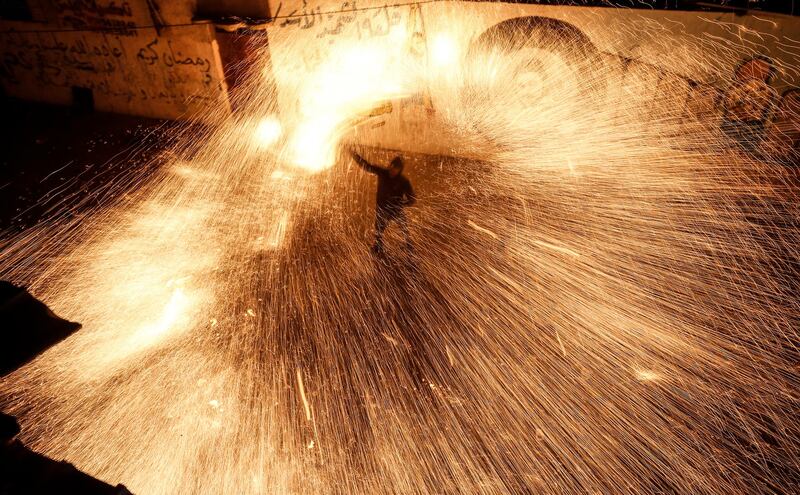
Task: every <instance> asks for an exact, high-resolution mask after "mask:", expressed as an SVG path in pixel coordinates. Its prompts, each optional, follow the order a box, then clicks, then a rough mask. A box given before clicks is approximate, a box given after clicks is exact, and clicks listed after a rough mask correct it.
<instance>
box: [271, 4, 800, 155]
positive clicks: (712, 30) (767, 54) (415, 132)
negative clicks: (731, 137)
mask: <svg viewBox="0 0 800 495" xmlns="http://www.w3.org/2000/svg"><path fill="white" fill-rule="evenodd" d="M384 5H385V4H384V3H382V2H370V1H368V0H362V1H359V2H358V3H357V5H356V4H355V3H352V2H345V3H341V2H335V1H326V0H318V1H315V0H307V1H303V0H284V1H281V2H271V5H270V8H271V10H272V11H273V12H277V13H279V14H280V15H295V16H298V15H299V16H300V17H294V18H286V19H277V20H276V21H275V23H274V24H273V26H272V27H271V28H270V29H269V38H270V50H271V53H272V58H273V63H274V68H275V77H276V82H277V85H278V88H279V99H280V103H281V105H280V107H281V110H282V112H283V113H284V114H285V116H287V117H288V118H291V116H293V115H295V114H296V113H297V109H298V107H299V106H302V101H301V100H302V99H303V98H304V96H305V97H307V96H308V95H303V94H302V92H298V85H299V82H298V81H297V80H296V77H297V74H303V73H308V74H313V73H314V71H316V70H318V68H319V67H320V65H321V64H324V63H325V61H326V60H327V59H328V57H329V56H330V54H331V53H333V52H334V51H333V48H335V47H342V46H345V45H347V44H348V43H351V42H352V41H353V40H357V42H358V43H361V44H363V45H364V46H366V45H368V44H369V43H374V42H380V40H381V39H386V38H387V37H389V36H391V29H392V28H393V27H395V26H407V27H408V30H409V32H411V33H412V38H413V40H414V41H413V42H405V41H404V43H405V46H404V47H402V49H404V50H407V51H413V50H418V49H421V50H422V51H429V50H430V47H431V45H432V43H435V39H436V37H437V36H438V35H439V34H440V33H447V34H450V35H451V37H452V35H453V33H455V34H456V36H455V38H456V39H458V40H459V43H460V46H459V47H458V51H459V52H460V53H461V54H466V53H467V51H468V50H469V47H470V45H471V44H472V43H473V42H474V41H475V40H476V39H477V38H478V37H479V36H480V35H481V33H483V32H485V31H486V30H487V29H489V28H491V27H492V26H495V25H497V24H498V23H500V22H501V21H504V20H507V19H511V18H516V17H524V16H537V17H542V18H547V19H555V20H558V21H563V22H565V23H568V24H569V25H571V26H574V27H575V28H577V30H579V32H580V33H582V34H583V35H584V36H585V37H586V38H587V39H588V40H590V42H591V44H593V45H594V46H595V47H596V49H597V50H598V51H599V52H600V53H601V55H602V56H603V57H604V58H605V59H606V60H609V61H611V62H613V63H617V64H618V65H619V67H620V68H621V70H623V72H624V73H625V74H629V75H631V76H635V77H636V78H637V81H641V80H642V78H644V79H645V80H650V81H651V82H652V97H653V99H654V100H658V99H661V98H662V95H664V94H666V93H669V101H659V102H656V103H654V105H655V106H657V105H662V107H663V108H665V109H668V111H669V112H670V113H671V114H675V113H681V112H683V114H685V116H686V118H692V117H697V116H699V115H700V114H704V113H705V114H707V115H706V116H705V118H711V119H717V120H718V121H719V122H720V124H721V125H722V124H723V123H725V122H730V121H734V123H738V121H741V123H743V124H746V125H752V126H756V127H757V126H761V127H763V128H764V129H763V130H762V131H759V132H760V133H761V134H763V138H764V143H765V144H766V145H767V146H773V145H775V143H776V142H777V141H780V142H781V143H780V146H784V147H786V146H788V147H790V148H793V147H796V146H797V144H798V141H800V123H798V122H797V120H798V114H797V113H796V112H794V111H793V110H792V109H793V108H794V107H796V106H797V101H798V100H800V98H798V97H797V95H796V93H795V89H794V88H795V86H796V83H797V82H798V80H800V78H799V77H798V71H797V68H798V67H799V66H800V57H798V53H800V41H797V40H800V18H797V17H789V16H781V15H773V14H764V13H759V14H758V15H745V16H736V15H734V14H733V13H698V12H678V11H646V10H627V9H610V8H586V7H561V6H543V5H524V4H505V3H498V2H437V3H430V4H423V5H421V6H418V7H409V6H402V7H391V6H389V7H385V6H384ZM371 6H372V7H380V8H376V9H374V10H369V9H366V8H367V7H371ZM456 19H457V21H456ZM397 49H401V47H397ZM387 56H388V57H394V56H395V55H392V54H389V55H387ZM399 56H400V55H399V53H398V54H397V57H399ZM420 56H421V57H423V58H425V57H429V56H430V53H424V54H422V55H420ZM389 64H395V62H394V61H391V60H390V61H389ZM763 64H767V65H768V66H769V70H767V71H764V70H763V67H762V66H763ZM398 70H399V71H402V70H404V69H403V67H402V66H398ZM619 83H620V84H625V81H624V80H622V81H619ZM322 91H324V89H323V90H322ZM436 107H437V101H436V95H435V94H434V95H432V97H431V95H424V94H421V95H411V97H403V98H394V99H392V101H391V102H390V103H389V104H387V105H384V106H383V110H382V112H381V115H378V116H376V117H373V118H372V119H370V120H369V123H368V124H369V125H368V126H367V127H368V128H367V127H365V128H363V129H361V130H360V131H359V132H360V136H359V137H358V139H357V140H361V141H364V142H367V143H369V142H373V143H378V142H379V143H381V144H383V145H384V146H387V147H390V148H395V149H401V150H402V149H414V150H416V151H422V152H429V153H440V154H458V153H462V152H464V150H463V149H460V150H453V149H452V146H451V145H450V144H448V143H449V142H450V141H451V140H450V139H448V136H447V135H446V133H445V131H444V130H442V129H436V122H435V120H436V119H434V118H432V117H433V115H434V114H435V112H436V110H437V109H436Z"/></svg>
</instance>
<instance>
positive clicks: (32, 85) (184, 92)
mask: <svg viewBox="0 0 800 495" xmlns="http://www.w3.org/2000/svg"><path fill="white" fill-rule="evenodd" d="M49 1H50V2H51V3H52V5H53V8H54V12H55V15H57V19H56V20H57V23H56V24H58V25H60V26H67V27H57V28H56V29H53V27H54V24H48V25H39V26H35V27H34V29H30V28H28V26H27V25H22V26H20V24H19V23H16V24H13V23H12V24H10V25H9V27H8V28H5V26H4V29H3V30H2V33H0V83H2V85H3V86H4V88H5V90H6V92H7V94H9V95H11V96H17V97H22V98H31V99H39V100H45V101H51V102H56V103H70V101H71V91H72V89H73V88H85V89H89V90H91V91H92V94H93V95H94V102H95V107H96V108H97V109H99V110H105V111H116V112H123V113H134V114H140V115H148V116H152V117H167V118H177V117H181V116H183V115H185V114H187V113H190V114H197V112H199V111H202V110H203V109H207V108H212V107H213V108H220V106H219V105H218V104H219V103H225V102H226V101H227V91H226V88H225V85H224V81H223V76H222V74H223V73H222V68H221V62H220V60H219V55H218V54H217V53H216V51H215V50H216V48H215V45H214V43H213V40H214V33H213V30H212V28H211V27H210V26H209V25H206V24H198V25H186V26H181V28H180V29H177V28H176V29H173V30H171V31H169V32H164V33H159V31H158V30H156V29H155V28H152V27H150V26H151V25H152V18H151V17H150V12H149V10H148V8H149V7H148V1H147V0H130V1H119V0H92V1H84V0H49ZM97 19H102V22H100V21H97V22H95V21H96V20H97ZM117 21H119V22H117ZM123 21H124V22H123ZM98 22H99V23H98ZM23 28H24V29H23ZM73 28H74V29H73ZM97 28H100V30H99V31H98V30H96V29H97ZM15 29H19V31H15ZM37 29H41V31H37Z"/></svg>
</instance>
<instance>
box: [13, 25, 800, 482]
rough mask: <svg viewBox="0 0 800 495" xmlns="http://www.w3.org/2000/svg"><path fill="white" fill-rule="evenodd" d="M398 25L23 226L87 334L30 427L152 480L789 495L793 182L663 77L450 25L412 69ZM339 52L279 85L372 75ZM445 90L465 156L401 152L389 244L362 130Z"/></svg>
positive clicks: (49, 375)
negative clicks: (143, 167)
mask: <svg viewBox="0 0 800 495" xmlns="http://www.w3.org/2000/svg"><path fill="white" fill-rule="evenodd" d="M456 13H457V11H453V12H452V13H451V14H452V18H453V19H459V18H458V17H457V16H456ZM462 22H463V23H467V22H469V20H468V19H459V22H452V23H451V24H452V25H453V27H452V29H453V33H455V34H453V36H455V35H457V33H458V26H459V25H460V24H459V23H462ZM650 28H651V31H652V32H653V34H652V35H651V36H652V39H653V40H657V39H658V32H657V27H655V26H650ZM629 34H630V35H633V33H629ZM617 35H620V36H622V35H625V33H617ZM636 35H637V36H648V31H644V32H643V33H636ZM396 36H397V38H395V39H394V41H393V42H392V43H390V44H388V45H382V44H375V45H369V46H367V47H366V48H365V50H366V51H365V52H363V53H361V52H353V50H359V49H360V48H358V46H359V45H356V44H352V45H348V44H342V45H340V46H337V48H336V50H339V51H336V52H335V53H336V54H338V55H336V56H338V57H340V58H339V59H336V60H337V61H338V62H337V63H343V64H345V65H347V64H354V66H357V67H358V68H359V69H360V72H359V73H358V74H357V76H353V77H359V78H360V79H359V80H360V82H359V84H361V86H357V87H356V88H357V91H353V92H350V91H345V92H344V94H343V96H342V97H341V98H340V99H338V100H336V99H334V101H332V102H331V101H320V100H315V99H313V98H308V99H305V100H303V101H305V102H306V106H305V107H303V108H300V109H298V110H297V112H296V113H294V114H290V115H289V116H288V117H287V116H286V115H283V114H281V117H280V118H279V117H278V115H279V113H278V109H277V108H276V107H275V103H274V102H275V95H274V94H272V93H271V91H272V90H270V89H265V87H268V86H267V85H265V83H264V71H261V70H257V71H255V72H254V73H253V76H252V78H251V82H250V87H249V90H248V91H246V92H244V93H243V94H244V95H245V96H244V97H243V101H242V102H240V103H241V104H240V107H241V108H243V110H242V111H241V112H240V113H239V114H238V115H237V116H235V117H233V118H231V119H229V120H228V121H226V122H225V123H224V124H221V125H220V126H219V127H218V128H216V129H213V130H211V131H209V133H208V135H205V136H202V137H198V136H192V135H187V136H186V137H185V138H186V140H190V141H195V142H200V143H202V144H200V145H199V146H197V145H195V146H194V151H193V152H192V153H191V154H189V153H183V152H182V151H181V150H180V149H178V150H176V152H175V154H176V155H177V156H178V157H179V158H175V159H173V160H172V162H171V163H169V164H168V165H166V166H164V167H163V168H162V169H160V170H159V171H158V172H157V173H156V174H155V175H154V176H150V177H149V178H148V180H147V181H146V183H143V184H141V187H140V188H139V189H137V191H136V192H135V193H133V194H132V195H130V196H129V197H127V198H125V199H122V200H118V201H115V202H114V203H113V204H108V205H106V206H105V207H101V208H98V209H96V211H93V212H92V214H91V215H87V216H83V217H81V218H80V220H79V221H78V220H71V221H68V220H65V219H63V218H61V219H56V220H54V221H51V222H46V223H45V224H44V225H43V226H41V227H39V228H36V229H32V230H29V231H26V232H23V233H22V234H19V235H17V236H13V237H6V238H5V240H4V241H3V244H2V248H3V254H2V258H0V259H2V275H3V277H4V278H8V279H11V280H13V281H15V282H18V283H26V284H29V285H30V286H31V288H32V290H33V292H34V293H35V294H37V295H38V296H39V297H41V298H42V299H44V300H45V301H46V302H47V303H48V304H50V305H51V306H52V307H53V309H54V310H55V311H56V312H57V313H59V314H61V315H63V316H65V317H68V318H70V319H72V320H77V321H81V322H82V323H83V324H84V329H83V330H82V331H81V332H79V333H78V334H76V335H75V336H74V337H72V338H71V339H70V340H68V341H66V342H64V343H63V344H61V345H59V346H58V347H56V348H54V349H52V350H50V351H49V352H48V353H46V354H45V355H43V356H42V357H41V358H40V359H38V360H37V361H35V362H33V363H32V364H30V365H29V366H27V367H25V368H23V369H21V370H19V371H18V372H16V373H15V374H13V375H11V376H9V377H7V378H5V379H4V380H3V382H2V383H0V398H1V400H2V404H3V405H4V408H5V409H6V410H7V411H8V412H10V413H12V414H15V415H18V416H19V417H20V420H21V423H22V426H23V432H24V437H23V440H25V441H26V442H28V443H29V444H30V445H31V447H32V448H35V449H38V450H40V451H41V452H43V453H46V454H47V455H50V456H54V457H57V458H64V459H67V460H69V461H70V462H73V463H75V464H76V465H77V466H78V467H79V468H81V469H84V470H86V471H88V472H89V473H91V474H93V475H96V476H99V477H101V478H103V479H106V480H110V481H114V482H117V481H120V482H124V483H125V484H126V486H128V487H130V488H131V489H132V490H133V491H134V492H136V493H148V494H151V493H539V492H541V493H656V492H659V491H661V492H664V493H709V494H728V493H780V492H781V491H784V492H791V491H792V489H793V488H792V487H793V486H796V483H797V481H798V459H800V455H799V454H800V452H798V450H800V448H799V447H798V444H797V440H796V439H797V437H798V431H797V429H798V426H797V425H798V422H797V421H796V420H797V417H798V396H797V394H798V378H797V362H798V359H797V358H798V352H797V342H798V336H797V326H796V322H797V315H798V312H797V310H798V307H797V301H796V299H795V296H794V294H793V292H792V291H793V290H795V289H796V287H795V286H794V285H793V284H795V283H796V282H795V281H794V280H793V277H794V272H793V270H794V269H796V266H795V267H792V263H796V260H797V252H796V245H797V230H796V220H797V207H796V196H795V195H794V193H793V192H792V189H791V184H790V177H789V176H788V172H787V171H786V169H783V168H781V167H780V166H779V165H776V164H773V163H772V162H771V161H770V159H769V158H770V157H769V156H762V157H760V158H759V159H756V158H754V157H753V155H752V154H749V153H747V152H746V151H744V150H743V149H742V148H741V147H740V146H739V145H736V144H734V143H733V142H732V140H731V139H730V137H728V136H727V135H725V134H724V133H722V132H721V131H720V130H719V125H718V122H716V121H712V119H711V118H710V117H707V116H705V115H703V114H697V115H694V114H692V115H690V114H687V113H686V111H685V110H684V108H683V107H679V106H677V105H675V104H674V101H673V100H670V98H669V96H670V88H671V87H670V86H663V85H662V86H661V87H660V88H659V95H660V98H658V99H656V100H654V92H653V90H652V89H651V87H650V85H649V81H650V80H652V74H651V73H650V72H649V71H651V70H656V69H655V68H651V69H642V70H639V71H631V70H627V69H626V68H625V67H623V66H622V64H619V63H615V61H614V59H613V57H608V56H606V55H604V54H589V55H587V53H585V52H584V51H583V50H576V48H575V47H574V46H572V45H560V44H559V45H557V46H551V45H548V43H553V42H552V41H550V42H548V41H547V40H540V43H539V45H538V46H535V47H533V48H530V47H529V48H525V49H523V50H518V49H512V48H515V47H514V46H512V45H513V43H512V42H511V41H509V40H508V39H504V38H502V37H490V38H488V39H487V40H485V41H486V42H485V43H483V44H482V45H479V46H477V45H476V46H475V47H473V48H465V47H461V48H460V50H461V51H460V52H459V48H457V46H456V45H454V44H453V43H452V39H450V41H448V38H447V37H446V36H447V33H445V34H443V35H442V36H443V37H440V38H436V39H437V40H438V41H436V43H435V45H436V46H438V47H439V48H436V47H434V53H435V55H434V56H432V57H431V60H429V61H422V62H420V61H419V60H417V59H411V58H409V59H401V62H402V63H403V65H402V67H403V70H402V71H398V72H399V73H401V74H402V77H394V76H391V74H393V73H394V72H393V71H395V70H396V67H388V66H386V65H385V64H376V63H374V61H375V57H374V51H377V52H379V53H380V51H381V50H394V49H395V48H394V47H396V46H401V45H402V43H400V42H398V40H400V41H402V40H403V34H402V33H399V34H397V35H396ZM456 39H457V37H456ZM512 41H513V40H512ZM298 42H300V40H298ZM720 43H721V42H720ZM360 45H361V46H363V45H364V43H361V44H360ZM265 49H266V48H265ZM708 49H709V47H708V46H706V45H705V44H703V43H701V42H700V41H697V46H694V48H693V47H692V46H691V41H687V47H685V48H684V51H685V53H682V54H681V55H684V54H693V53H695V54H702V53H709V52H708V51H707V50H708ZM665 51H666V49H665ZM458 53H461V54H462V55H463V57H461V58H458V59H457V61H458V62H457V63H455V64H454V63H453V60H454V59H453V57H455V56H456V54H458ZM715 53H721V54H722V55H721V57H722V58H726V59H730V58H732V57H733V54H734V53H736V54H738V53H739V51H738V49H737V47H731V46H728V45H725V44H722V45H720V46H719V47H717V49H716V52H715ZM264 58H265V59H266V57H264ZM692 60H693V63H696V64H698V65H702V66H704V67H706V68H707V69H708V71H710V72H715V73H716V72H718V68H717V64H719V66H722V61H721V60H720V59H714V60H710V59H709V60H704V59H692ZM437 61H444V62H446V63H447V64H448V65H447V70H446V71H442V70H436V69H435V68H431V64H436V63H437ZM617 62H618V60H617ZM331 67H335V63H334V64H332V65H330V66H328V65H324V66H322V67H321V68H320V72H319V73H316V74H313V75H307V74H296V73H289V74H283V75H282V76H281V77H293V78H297V79H302V80H305V81H310V82H309V83H308V86H307V87H306V86H303V85H297V86H296V87H297V88H298V89H297V90H298V92H299V93H300V94H301V96H302V93H303V92H304V91H316V90H317V89H318V84H320V80H317V79H315V78H316V77H319V78H322V79H321V81H322V82H324V81H325V80H326V78H329V77H333V78H334V81H335V85H336V87H338V88H342V89H343V90H344V89H346V88H348V87H351V86H349V85H348V81H347V80H346V79H344V78H346V77H347V76H346V74H344V73H339V72H336V71H334V72H333V74H334V75H333V76H331V75H330V74H331V73H330V72H329V71H331V70H332V69H331ZM440 67H441V66H440ZM453 71H455V73H454V72H453ZM364 72H366V74H364ZM387 78H390V79H388V80H387ZM523 83H524V84H523ZM675 84H676V86H675V87H674V88H672V89H674V90H675V92H676V93H677V91H678V88H677V82H676V83H675ZM309 88H310V89H309ZM521 88H522V89H521ZM665 88H666V91H665ZM423 90H425V91H429V92H430V94H431V96H432V98H434V101H437V103H438V106H437V114H436V116H435V119H436V120H437V123H436V125H437V126H440V127H439V128H442V129H446V130H447V131H448V133H449V134H448V135H451V136H456V137H457V138H458V139H459V141H458V142H459V146H460V148H459V149H462V150H464V151H465V153H466V152H468V154H469V155H470V156H471V157H472V159H444V158H434V157H425V156H414V157H412V158H411V159H410V165H409V169H410V172H409V173H410V174H411V175H412V178H413V179H414V181H415V185H416V187H417V189H418V194H419V196H420V198H421V200H420V203H419V206H418V208H416V209H415V210H413V211H412V212H411V220H412V221H411V224H412V233H413V236H414V239H415V243H416V253H415V254H413V255H411V254H408V253H404V252H403V251H402V250H401V249H400V248H399V247H390V249H389V254H390V257H389V260H388V261H386V262H385V263H384V262H378V261H376V260H374V259H372V258H370V256H369V255H368V246H369V242H370V232H369V225H370V222H371V217H370V215H371V211H370V209H369V206H368V201H369V199H368V198H369V197H370V196H371V187H373V185H372V184H371V183H369V182H368V180H369V179H368V178H366V177H364V175H363V174H362V173H361V172H360V171H359V170H357V168H356V167H354V166H353V165H352V164H349V163H348V161H347V159H346V158H344V156H345V155H344V154H342V153H340V145H341V143H342V142H359V139H361V138H359V134H358V132H359V131H358V129H357V128H356V129H355V130H354V129H353V126H354V125H356V124H358V123H359V122H363V119H364V118H365V117H364V116H365V114H366V115H369V111H370V108H373V107H375V106H376V105H380V104H382V103H384V102H385V101H386V100H387V99H391V98H397V97H400V96H403V95H409V94H416V93H418V92H420V91H423ZM329 96H330V97H331V98H333V97H334V96H335V95H329ZM623 96H624V98H623ZM378 144H380V143H378ZM381 156H382V155H381V152H380V150H377V151H375V153H374V157H375V158H380V157H381ZM137 173H138V172H137V171H135V170H132V171H131V172H130V173H129V175H128V176H127V177H121V178H120V179H119V181H120V183H125V182H128V181H134V182H136V181H138V180H139V177H138V176H137ZM78 206H79V205H78ZM397 241H398V240H397V239H393V238H392V235H390V236H389V244H390V246H392V245H395V244H396V245H397V246H399V245H400V243H399V242H397Z"/></svg>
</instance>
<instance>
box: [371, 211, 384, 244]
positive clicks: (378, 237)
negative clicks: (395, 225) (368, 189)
mask: <svg viewBox="0 0 800 495" xmlns="http://www.w3.org/2000/svg"><path fill="white" fill-rule="evenodd" d="M387 224H388V221H387V219H386V215H385V214H384V213H383V212H382V211H380V210H378V211H377V212H375V243H374V244H373V245H372V251H373V252H375V253H383V233H384V232H385V231H386V225H387Z"/></svg>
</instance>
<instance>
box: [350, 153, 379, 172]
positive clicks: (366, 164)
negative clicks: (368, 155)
mask: <svg viewBox="0 0 800 495" xmlns="http://www.w3.org/2000/svg"><path fill="white" fill-rule="evenodd" d="M350 156H352V157H353V160H355V162H356V163H357V164H358V166H359V167H361V168H363V169H364V170H366V171H367V172H369V173H372V174H379V173H381V172H382V171H383V169H381V168H380V167H376V166H375V165H373V164H371V163H370V162H368V161H366V160H364V159H363V158H361V155H359V154H358V153H356V152H355V151H353V150H350Z"/></svg>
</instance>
